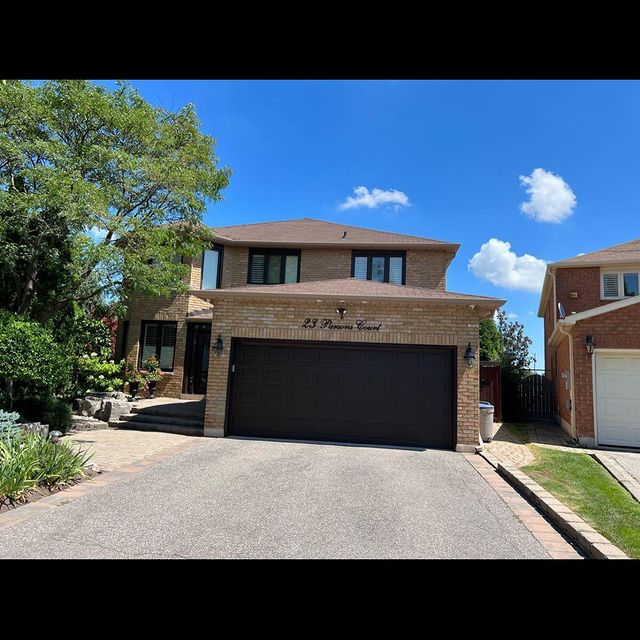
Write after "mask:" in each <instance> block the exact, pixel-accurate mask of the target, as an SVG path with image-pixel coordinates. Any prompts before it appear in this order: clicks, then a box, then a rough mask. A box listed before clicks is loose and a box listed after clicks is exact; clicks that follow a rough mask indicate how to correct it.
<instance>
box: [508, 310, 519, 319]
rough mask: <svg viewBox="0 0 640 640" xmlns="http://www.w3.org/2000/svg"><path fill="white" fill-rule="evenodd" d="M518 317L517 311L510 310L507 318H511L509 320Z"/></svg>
mask: <svg viewBox="0 0 640 640" xmlns="http://www.w3.org/2000/svg"><path fill="white" fill-rule="evenodd" d="M517 317H518V314H517V313H514V312H513V311H510V312H509V313H507V318H509V320H515V319H516V318H517Z"/></svg>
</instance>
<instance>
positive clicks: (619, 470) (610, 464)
mask: <svg viewBox="0 0 640 640" xmlns="http://www.w3.org/2000/svg"><path fill="white" fill-rule="evenodd" d="M590 455H591V457H592V458H593V459H594V460H596V461H597V462H599V463H600V464H601V465H602V466H603V467H604V468H605V469H606V470H607V471H608V472H609V473H610V474H611V475H612V476H613V477H614V478H615V479H616V480H617V481H618V482H619V483H620V484H621V485H622V486H623V487H624V488H625V489H626V490H627V491H628V492H629V493H630V494H631V495H632V496H633V497H634V498H635V499H636V500H637V501H638V502H640V484H639V483H638V481H637V480H636V479H635V478H634V477H633V476H632V475H631V474H630V473H629V472H628V471H627V470H626V469H625V468H624V467H623V466H622V465H621V464H620V463H619V462H618V461H617V460H616V459H615V458H613V457H612V456H611V455H607V454H606V453H603V452H598V453H595V452H593V453H591V454H590Z"/></svg>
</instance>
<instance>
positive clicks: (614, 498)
mask: <svg viewBox="0 0 640 640" xmlns="http://www.w3.org/2000/svg"><path fill="white" fill-rule="evenodd" d="M530 449H531V451H532V452H533V453H534V455H535V457H536V461H535V462H534V463H533V464H530V465H527V466H525V467H522V471H524V472H525V473H526V474H527V475H528V476H529V477H530V478H532V479H533V480H535V481H536V482H537V483H538V484H540V485H542V486H543V487H544V488H545V489H546V490H547V491H548V492H549V493H552V494H553V495H554V496H555V497H556V498H557V499H558V500H560V502H562V503H564V504H566V505H567V507H569V508H570V509H572V510H573V511H575V512H576V513H577V514H578V515H579V516H580V517H581V518H582V519H584V520H585V521H586V522H588V523H589V524H590V525H591V526H592V527H593V528H594V529H595V530H596V531H598V533H601V534H602V535H603V536H604V537H605V538H608V539H609V540H611V542H613V544H615V545H616V546H618V547H620V549H622V550H623V551H624V552H625V553H626V554H627V555H628V556H630V557H632V558H640V503H639V502H636V500H634V499H633V498H632V497H631V494H629V493H628V492H627V490H626V489H623V488H622V487H621V486H620V485H619V484H618V482H617V481H616V480H615V479H614V478H613V477H612V476H611V475H610V474H609V472H608V471H607V470H606V469H605V468H604V467H603V466H601V465H600V464H598V463H597V462H596V461H595V460H594V459H593V458H592V457H591V456H588V455H585V454H583V453H567V452H565V451H556V450H555V449H547V448H545V447H537V446H535V445H530Z"/></svg>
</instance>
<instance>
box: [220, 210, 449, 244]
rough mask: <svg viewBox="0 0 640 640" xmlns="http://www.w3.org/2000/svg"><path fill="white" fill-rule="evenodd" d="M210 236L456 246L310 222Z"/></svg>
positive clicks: (287, 222)
mask: <svg viewBox="0 0 640 640" xmlns="http://www.w3.org/2000/svg"><path fill="white" fill-rule="evenodd" d="M214 232H215V234H216V235H217V236H218V238H219V239H220V240H223V241H224V240H227V241H230V242H231V243H233V244H253V245H260V244H265V245H266V244H272V245H289V244H291V245H298V246H305V245H307V246H309V245H310V246H325V245H331V246H340V245H342V246H345V247H354V246H362V247H365V246H390V247H396V248H399V247H421V248H433V249H442V250H449V251H454V252H455V251H457V250H458V247H459V246H460V245H459V244H456V243H453V242H443V241H441V240H433V239H431V238H421V237H419V236H410V235H404V234H402V233H391V232H389V231H376V230H375V229H364V228H362V227H353V226H350V225H346V224H337V223H335V222H324V221H323V220H315V219H313V218H299V219H295V220H282V221H280V222H258V223H254V224H240V225H235V226H229V227H214Z"/></svg>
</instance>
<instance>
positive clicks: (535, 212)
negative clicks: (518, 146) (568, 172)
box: [520, 169, 577, 223]
mask: <svg viewBox="0 0 640 640" xmlns="http://www.w3.org/2000/svg"><path fill="white" fill-rule="evenodd" d="M520 184H521V185H522V186H523V187H526V188H527V193H528V194H529V195H530V196H531V199H530V200H529V202H523V203H522V204H521V205H520V211H522V213H526V214H527V215H528V216H529V217H531V218H533V219H534V220H535V221H536V222H556V223H557V222H562V221H563V220H566V219H567V218H568V217H569V216H570V215H571V214H572V213H573V209H574V207H575V206H576V202H577V200H576V196H575V194H574V193H573V191H572V190H571V187H570V186H569V185H568V184H567V183H566V182H565V181H564V180H563V179H562V178H561V177H560V176H558V175H556V174H555V173H552V172H551V171H545V170H544V169H534V170H533V171H532V172H531V175H530V176H520Z"/></svg>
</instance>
